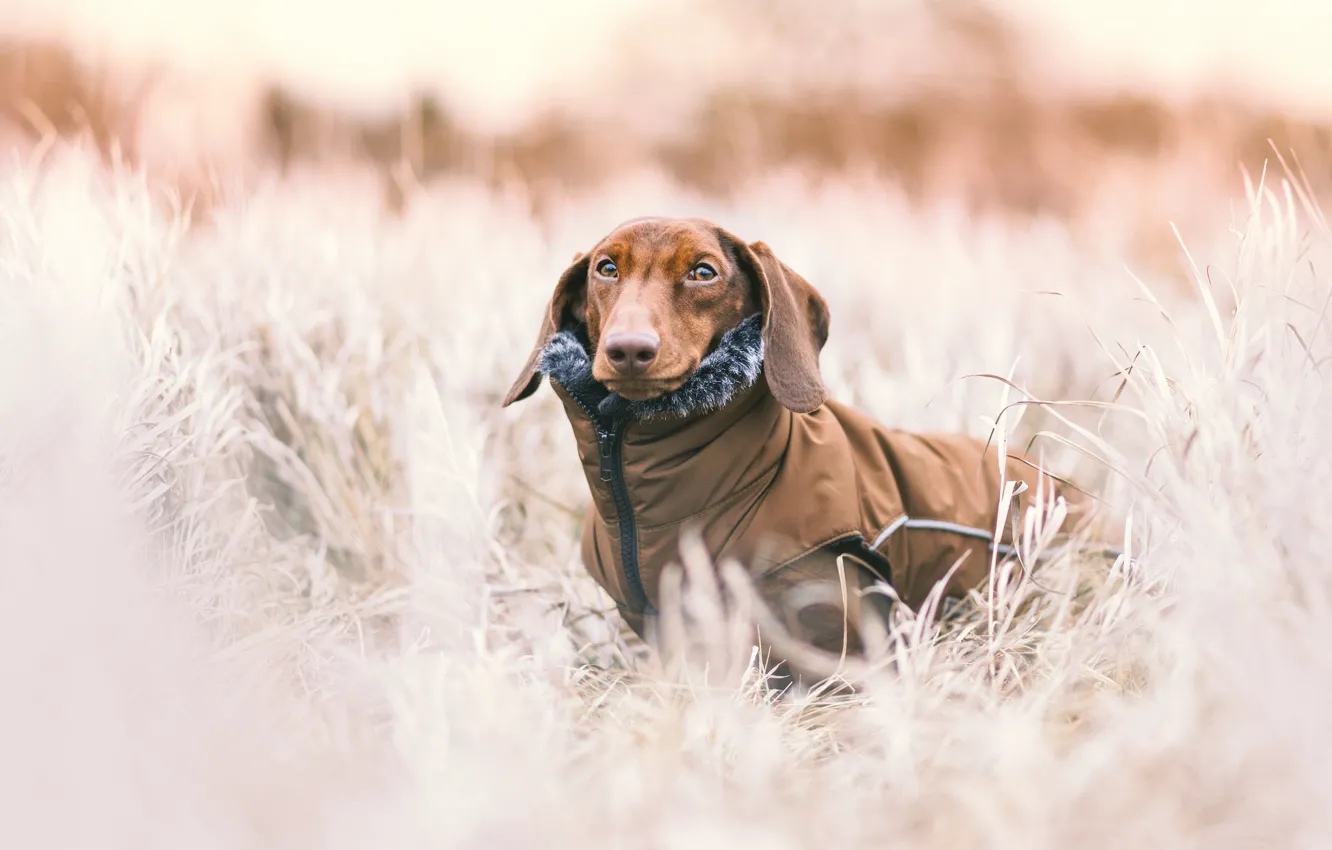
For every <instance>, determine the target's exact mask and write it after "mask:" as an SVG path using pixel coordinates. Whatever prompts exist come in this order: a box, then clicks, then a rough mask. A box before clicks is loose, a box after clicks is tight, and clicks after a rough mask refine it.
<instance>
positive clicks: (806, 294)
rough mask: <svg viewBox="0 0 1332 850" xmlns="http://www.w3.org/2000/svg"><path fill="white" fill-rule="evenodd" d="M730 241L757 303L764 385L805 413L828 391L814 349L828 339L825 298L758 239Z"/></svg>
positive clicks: (791, 407) (820, 348)
mask: <svg viewBox="0 0 1332 850" xmlns="http://www.w3.org/2000/svg"><path fill="white" fill-rule="evenodd" d="M733 241H734V244H735V245H736V248H737V253H738V254H739V255H740V260H741V262H742V263H744V264H746V265H748V266H750V269H749V271H750V274H751V275H752V276H753V278H754V282H755V283H756V284H757V285H758V291H759V298H760V300H761V301H762V303H763V372H764V375H765V376H766V377H767V379H768V387H769V389H771V390H772V395H773V397H774V398H776V399H777V401H778V402H779V403H780V404H781V405H782V406H783V407H785V408H787V409H788V410H793V411H795V412H796V413H810V412H811V411H814V410H816V409H817V408H818V406H819V405H821V404H823V402H824V400H825V399H827V397H828V391H827V389H826V388H825V387H824V386H823V376H822V374H821V373H820V372H819V353H820V352H821V351H823V346H824V344H825V343H827V342H828V326H829V322H830V318H831V317H830V316H829V313H828V303H827V302H826V301H824V300H823V296H822V295H819V293H818V290H816V289H815V288H814V287H813V286H811V285H810V284H809V281H807V280H805V279H804V278H803V277H801V276H800V275H798V274H796V273H795V272H793V271H791V269H790V268H789V267H788V266H787V265H786V264H785V263H783V262H782V261H781V260H779V259H777V256H776V255H775V254H773V253H772V249H771V248H769V247H768V246H767V245H765V244H764V243H762V242H751V243H749V244H745V243H744V242H740V241H739V240H734V238H733Z"/></svg>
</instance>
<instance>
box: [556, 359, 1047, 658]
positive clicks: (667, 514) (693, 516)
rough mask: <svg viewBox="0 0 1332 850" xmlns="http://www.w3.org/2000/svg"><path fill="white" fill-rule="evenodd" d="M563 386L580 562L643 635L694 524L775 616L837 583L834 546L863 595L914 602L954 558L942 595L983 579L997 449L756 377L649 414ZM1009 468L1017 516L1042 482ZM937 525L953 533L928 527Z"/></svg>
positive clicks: (559, 386) (578, 385) (577, 386)
mask: <svg viewBox="0 0 1332 850" xmlns="http://www.w3.org/2000/svg"><path fill="white" fill-rule="evenodd" d="M555 371H556V372H558V371H559V370H558V369H557V370H555ZM565 383H567V384H568V385H569V386H566V385H565ZM565 383H561V381H560V380H559V379H558V378H556V377H555V376H553V375H552V377H551V384H552V386H553V387H554V389H555V391H556V393H557V394H558V396H559V397H560V399H561V400H562V401H563V403H564V407H565V411H566V412H567V414H568V416H569V420H570V423H571V424H572V427H573V433H574V436H575V438H576V441H577V444H578V451H579V455H580V457H581V459H582V463H583V470H584V473H585V474H586V476H587V482H588V485H589V487H590V489H591V492H592V497H593V509H592V510H591V511H589V512H588V514H587V519H586V524H585V527H584V533H583V559H584V562H585V563H586V565H587V567H588V569H589V570H590V571H591V573H592V575H593V577H594V578H595V579H596V580H597V581H598V582H599V583H600V584H601V586H602V587H604V588H605V589H606V591H607V593H609V594H610V596H611V598H612V599H614V600H615V603H616V604H617V605H618V606H619V608H620V611H621V612H622V614H623V616H624V617H625V619H626V620H627V621H628V622H629V624H630V625H631V626H632V627H633V628H634V629H635V630H636V631H638V632H639V633H640V634H642V633H643V632H644V625H645V614H648V613H651V612H652V611H654V609H655V608H656V606H657V604H658V601H659V598H658V595H657V585H658V581H659V579H660V577H661V574H662V571H663V569H664V568H665V567H666V566H667V565H668V564H670V563H672V562H674V561H678V558H679V548H678V541H679V536H680V532H681V530H682V529H684V528H685V527H687V526H691V525H692V526H693V527H695V528H697V529H698V530H699V531H700V533H701V535H702V539H703V541H704V543H705V545H706V548H707V550H708V551H709V553H710V554H711V555H712V556H713V558H714V560H716V561H718V562H720V561H721V560H723V559H726V558H734V559H736V560H738V561H739V562H740V563H741V564H742V565H744V566H745V567H747V568H748V570H749V572H750V574H751V575H752V576H753V578H754V579H755V580H756V584H757V586H758V589H759V591H760V593H761V594H762V595H763V596H764V597H765V598H766V599H767V600H768V601H769V602H770V603H772V604H773V605H774V607H780V606H781V602H782V599H781V597H782V595H783V594H785V593H787V592H789V591H790V590H792V589H793V588H794V587H795V586H796V585H797V584H799V583H801V582H803V581H808V580H815V581H818V580H822V581H829V580H835V579H836V576H837V572H836V566H835V558H836V554H837V553H839V552H849V553H851V554H853V555H855V556H856V557H857V559H858V560H859V562H862V563H864V564H866V565H868V566H869V567H870V568H871V570H872V571H873V574H872V575H869V576H861V577H860V579H859V582H858V583H859V584H860V586H862V587H863V586H865V585H867V584H868V583H870V582H872V581H873V580H875V579H879V580H882V581H885V582H888V583H889V584H891V586H892V587H893V588H894V589H895V590H896V592H897V593H898V594H899V596H900V597H901V598H902V600H903V601H904V602H905V603H906V604H907V605H909V606H911V607H912V608H918V607H919V606H920V604H921V603H922V602H923V601H925V599H926V597H927V595H928V594H929V593H930V591H931V589H932V588H933V587H934V586H935V584H936V583H938V582H939V581H941V580H943V579H944V578H945V576H946V575H947V573H948V572H949V570H950V569H952V568H953V566H954V564H956V563H957V562H959V560H960V561H961V563H960V566H959V568H958V569H957V571H956V572H955V573H954V574H953V575H952V577H951V578H950V579H949V580H948V584H947V585H946V594H947V595H949V596H954V597H956V596H959V595H962V594H965V593H966V591H967V590H969V589H971V588H973V587H977V586H978V585H983V584H984V582H985V579H986V577H987V576H988V574H989V569H990V563H991V554H990V545H989V544H990V539H989V535H990V534H991V533H992V532H993V530H994V529H995V525H996V514H997V508H998V505H999V500H1000V496H1001V492H1002V491H1001V482H1000V478H999V470H998V463H997V461H996V457H997V454H996V452H997V450H996V449H995V448H994V447H992V446H991V447H990V448H989V449H988V450H987V449H986V446H985V444H984V443H983V442H981V441H979V440H976V439H974V438H971V437H966V436H961V435H943V434H938V435H922V434H912V433H907V432H903V431H898V430H893V429H890V428H887V427H885V426H883V425H881V424H880V423H878V422H876V421H874V420H873V419H871V418H870V417H868V416H867V415H865V414H864V413H861V412H860V411H858V410H856V409H854V408H852V407H849V406H847V405H844V404H841V403H838V402H835V401H827V402H825V403H824V404H823V405H821V406H820V407H818V408H817V409H815V410H814V411H813V412H810V413H796V412H793V411H791V410H789V409H787V408H786V407H784V406H783V405H781V404H780V403H778V401H777V400H776V399H775V398H774V397H773V394H772V393H771V391H770V390H769V388H768V384H767V381H766V379H765V378H764V376H763V375H762V374H761V373H760V374H758V375H757V376H755V377H754V378H753V380H752V383H748V384H747V385H743V386H738V387H737V392H736V394H735V395H734V396H733V397H731V398H729V399H726V400H725V402H724V403H723V404H722V405H721V406H720V408H719V409H703V410H699V411H696V412H692V413H689V414H687V415H684V416H682V417H679V416H675V417H660V418H649V419H646V420H644V419H641V418H635V417H633V416H621V417H615V416H605V415H602V413H601V411H600V409H599V408H597V404H598V402H599V401H601V400H602V399H604V398H605V393H604V390H601V391H600V392H598V391H597V389H596V388H595V386H594V385H593V384H590V383H587V382H585V381H579V380H576V379H570V378H568V377H567V376H566V378H565ZM741 383H742V384H743V383H744V382H743V381H742V382H741ZM571 388H572V389H571ZM1006 470H1007V472H1006V475H1007V477H1008V479H1009V480H1016V481H1021V482H1024V483H1025V484H1026V489H1025V492H1022V493H1020V494H1019V495H1017V496H1016V499H1015V502H1014V504H1013V506H1012V510H1013V511H1015V512H1017V513H1018V515H1019V516H1020V512H1021V511H1022V510H1024V509H1025V507H1026V506H1027V505H1028V504H1029V503H1030V500H1031V498H1032V496H1033V495H1034V494H1035V493H1036V490H1037V473H1036V472H1035V470H1034V469H1033V468H1032V467H1031V466H1029V465H1028V464H1025V463H1022V462H1020V461H1019V460H1016V459H1009V460H1008V461H1007V463H1006ZM1052 483H1053V482H1052V481H1051V479H1048V478H1047V483H1046V485H1045V486H1046V487H1047V488H1048V487H1049V486H1050V485H1051V484H1052ZM1019 489H1021V487H1019ZM1067 495H1068V494H1066V496H1067ZM1070 501H1072V499H1071V498H1070ZM1011 515H1012V514H1011V513H1010V516H1011ZM940 521H942V522H945V523H950V524H955V525H956V526H959V527H958V528H952V527H943V528H941V527H931V524H932V523H938V522H940ZM1008 528H1011V523H1010V524H1008V525H1006V529H1005V532H1004V534H1003V537H1002V538H1001V544H1006V543H1011V535H1010V534H1009V533H1008ZM811 628H812V627H807V628H806V629H805V630H806V631H807V632H808V631H810V630H811ZM840 631H841V630H840V624H839V625H838V627H837V628H836V632H837V637H839V638H840ZM807 637H811V639H813V636H809V635H807ZM814 642H815V643H821V642H822V641H819V640H817V639H815V640H814Z"/></svg>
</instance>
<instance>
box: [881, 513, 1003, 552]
mask: <svg viewBox="0 0 1332 850" xmlns="http://www.w3.org/2000/svg"><path fill="white" fill-rule="evenodd" d="M902 528H918V529H920V530H922V531H948V532H952V533H953V534H957V535H959V536H961V537H971V538H974V539H976V540H984V541H985V542H986V543H989V544H990V547H991V548H993V549H996V550H997V551H999V552H1000V553H1002V554H1004V555H1014V554H1017V549H1015V548H1013V547H1012V546H1009V545H1008V544H1007V543H995V542H994V535H993V534H990V533H989V532H988V531H982V530H981V529H979V528H972V527H971V526H968V525H958V524H957V523H955V522H947V521H945V520H941V519H912V518H911V517H909V516H907V515H906V514H903V515H902V516H900V517H898V518H897V519H895V520H893V522H892V524H890V525H889V526H888V527H887V528H885V529H884V530H883V531H881V532H879V536H878V537H876V538H874V545H873V546H871V547H870V548H871V549H878V548H879V547H880V546H882V545H883V542H884V541H885V540H887V539H888V538H889V537H892V536H893V535H894V534H896V533H897V532H898V530H900V529H902Z"/></svg>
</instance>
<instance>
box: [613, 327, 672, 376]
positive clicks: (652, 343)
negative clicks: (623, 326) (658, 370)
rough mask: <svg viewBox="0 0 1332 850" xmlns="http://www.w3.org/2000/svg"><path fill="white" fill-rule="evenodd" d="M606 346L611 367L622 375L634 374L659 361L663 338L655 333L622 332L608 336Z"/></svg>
mask: <svg viewBox="0 0 1332 850" xmlns="http://www.w3.org/2000/svg"><path fill="white" fill-rule="evenodd" d="M604 346H605V350H606V359H607V360H609V361H610V364H611V367H612V368H614V369H615V371H617V372H620V373H621V374H632V373H633V372H635V371H636V370H638V369H646V368H647V367H648V366H650V365H652V361H653V360H656V359H657V351H658V349H660V348H661V338H660V337H658V336H657V335H656V334H654V333H644V332H641V331H633V332H631V331H620V332H617V333H611V334H607V335H606V341H605V343H604Z"/></svg>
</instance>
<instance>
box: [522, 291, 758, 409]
mask: <svg viewBox="0 0 1332 850" xmlns="http://www.w3.org/2000/svg"><path fill="white" fill-rule="evenodd" d="M538 368H539V369H540V370H541V372H542V374H544V375H546V376H548V377H549V378H551V380H554V381H557V382H558V383H559V384H560V385H561V386H563V387H564V388H565V389H566V390H568V392H569V393H570V394H571V395H573V396H574V397H575V398H577V399H578V400H579V402H581V403H582V404H583V405H584V406H586V407H588V408H589V409H596V410H597V412H598V413H600V414H601V415H602V416H606V417H614V416H617V415H621V416H622V415H628V416H630V417H631V418H633V419H639V420H647V419H667V418H682V417H685V416H688V415H690V414H693V413H706V412H710V411H713V410H720V409H721V408H723V407H725V406H726V405H727V404H730V402H731V399H733V398H735V397H736V396H737V395H739V394H740V393H741V392H743V391H745V390H747V389H749V387H751V386H753V384H754V382H755V381H757V380H758V378H759V375H760V374H762V372H763V316H762V315H761V314H758V313H755V314H754V315H752V316H749V317H748V318H746V319H745V320H744V321H742V322H741V323H740V324H738V325H736V326H735V327H734V328H731V330H729V331H727V332H726V333H725V334H724V335H723V336H722V338H721V341H720V342H719V343H718V344H717V348H716V350H715V351H713V352H712V353H711V354H709V355H708V356H707V357H704V358H703V362H701V363H699V364H698V368H697V369H696V370H694V374H693V375H690V376H689V379H688V380H687V381H685V383H684V385H683V386H681V387H680V388H679V389H678V390H674V391H672V392H669V393H665V394H663V395H660V396H657V397H656V398H651V399H646V400H644V401H630V400H629V399H626V398H622V397H620V396H618V395H616V394H614V393H611V392H608V391H607V390H606V387H605V385H603V384H601V383H598V382H597V380H596V379H595V378H593V377H592V358H591V356H590V355H589V354H588V344H587V336H586V334H585V333H584V329H583V328H582V327H578V328H566V329H564V330H562V331H560V332H559V333H557V334H555V335H554V336H553V337H551V339H550V342H548V343H547V344H546V348H545V350H544V351H542V352H541V362H540V365H539V367H538Z"/></svg>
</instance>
